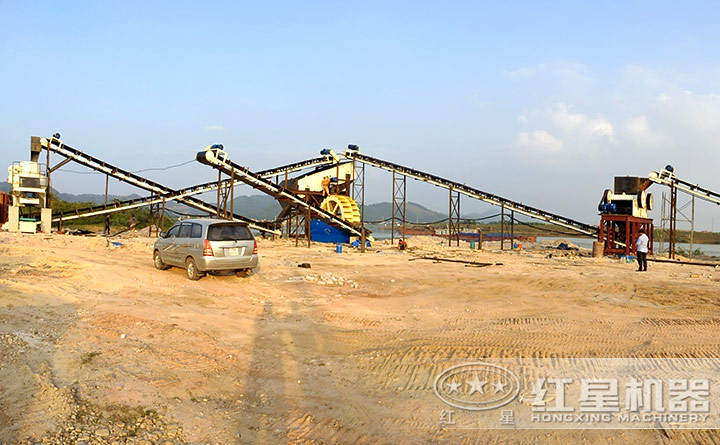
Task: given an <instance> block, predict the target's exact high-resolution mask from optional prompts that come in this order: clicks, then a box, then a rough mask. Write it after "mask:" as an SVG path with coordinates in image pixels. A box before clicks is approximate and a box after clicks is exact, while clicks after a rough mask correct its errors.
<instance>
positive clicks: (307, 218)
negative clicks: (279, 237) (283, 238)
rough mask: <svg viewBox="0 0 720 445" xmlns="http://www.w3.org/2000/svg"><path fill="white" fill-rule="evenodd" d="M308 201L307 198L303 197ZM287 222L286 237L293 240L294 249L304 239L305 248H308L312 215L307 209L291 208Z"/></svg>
mask: <svg viewBox="0 0 720 445" xmlns="http://www.w3.org/2000/svg"><path fill="white" fill-rule="evenodd" d="M305 199H309V197H307V196H306V197H305ZM287 220H288V237H290V238H293V237H294V238H295V247H298V246H299V245H300V240H301V239H303V238H304V239H305V240H306V241H307V246H308V247H310V243H311V241H312V233H311V230H310V224H311V222H312V214H311V213H310V210H308V209H300V208H297V207H295V208H293V209H292V211H291V213H290V215H289V216H288V218H287Z"/></svg>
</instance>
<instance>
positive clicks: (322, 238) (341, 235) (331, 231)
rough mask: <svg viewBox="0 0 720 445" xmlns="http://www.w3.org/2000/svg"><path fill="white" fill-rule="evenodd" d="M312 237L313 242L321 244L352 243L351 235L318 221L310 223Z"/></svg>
mask: <svg viewBox="0 0 720 445" xmlns="http://www.w3.org/2000/svg"><path fill="white" fill-rule="evenodd" d="M310 237H311V238H312V240H313V241H317V242H319V243H335V244H337V243H348V242H350V234H349V233H347V232H345V231H344V230H341V229H338V228H337V227H333V226H331V225H328V224H327V223H325V222H323V221H320V220H317V219H313V220H312V221H310Z"/></svg>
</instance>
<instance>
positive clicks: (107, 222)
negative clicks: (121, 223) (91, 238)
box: [103, 215, 110, 235]
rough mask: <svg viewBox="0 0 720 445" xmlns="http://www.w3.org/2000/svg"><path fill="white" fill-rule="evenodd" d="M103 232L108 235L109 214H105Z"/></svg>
mask: <svg viewBox="0 0 720 445" xmlns="http://www.w3.org/2000/svg"><path fill="white" fill-rule="evenodd" d="M103 233H104V234H105V235H110V215H105V230H104V231H103Z"/></svg>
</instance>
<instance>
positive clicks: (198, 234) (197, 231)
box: [190, 223, 202, 238]
mask: <svg viewBox="0 0 720 445" xmlns="http://www.w3.org/2000/svg"><path fill="white" fill-rule="evenodd" d="M190 238H202V226H201V225H200V224H195V223H193V224H192V230H191V233H190Z"/></svg>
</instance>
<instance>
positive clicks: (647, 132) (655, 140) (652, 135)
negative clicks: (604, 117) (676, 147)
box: [625, 116, 665, 147]
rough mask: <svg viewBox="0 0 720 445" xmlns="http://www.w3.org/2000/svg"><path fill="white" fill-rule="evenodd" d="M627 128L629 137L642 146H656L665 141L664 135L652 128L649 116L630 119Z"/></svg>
mask: <svg viewBox="0 0 720 445" xmlns="http://www.w3.org/2000/svg"><path fill="white" fill-rule="evenodd" d="M625 130H626V131H627V135H628V137H629V138H630V139H631V140H632V141H633V142H635V143H636V144H638V145H640V146H644V147H653V146H655V147H656V146H658V145H660V144H662V143H664V142H665V137H663V135H661V134H659V133H657V132H655V131H653V130H651V129H650V125H649V124H648V120H647V117H645V116H637V117H633V118H630V119H628V121H627V123H626V125H625Z"/></svg>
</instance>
